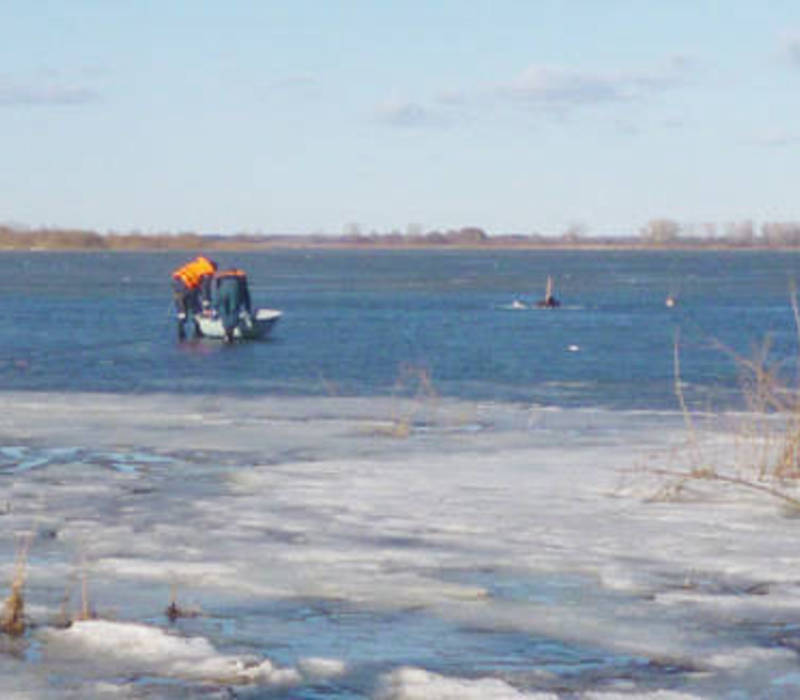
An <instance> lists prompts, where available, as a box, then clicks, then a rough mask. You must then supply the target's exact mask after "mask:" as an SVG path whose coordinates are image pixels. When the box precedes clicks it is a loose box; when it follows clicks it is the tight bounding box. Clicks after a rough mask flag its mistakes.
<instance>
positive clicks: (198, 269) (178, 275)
mask: <svg viewBox="0 0 800 700" xmlns="http://www.w3.org/2000/svg"><path fill="white" fill-rule="evenodd" d="M215 270H216V268H215V266H214V264H213V263H212V262H211V261H210V260H209V259H208V258H205V257H203V256H202V255H200V256H199V257H197V258H195V259H194V260H192V261H191V262H189V263H186V264H185V265H183V266H182V267H179V268H178V269H177V270H175V272H173V273H172V276H173V277H174V278H175V279H179V280H181V281H182V282H183V283H184V284H185V285H186V286H187V287H188V288H189V289H196V288H197V287H199V286H200V282H201V281H202V279H203V277H205V276H206V275H213V274H214V271H215Z"/></svg>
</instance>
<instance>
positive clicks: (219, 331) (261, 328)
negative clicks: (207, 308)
mask: <svg viewBox="0 0 800 700" xmlns="http://www.w3.org/2000/svg"><path fill="white" fill-rule="evenodd" d="M281 316H282V313H281V312H280V311H278V310H276V309H256V310H255V312H254V313H253V318H252V319H248V318H247V317H246V315H243V316H242V317H240V318H239V323H237V324H236V327H235V328H234V329H233V337H234V338H238V339H240V340H260V339H262V338H266V337H267V336H268V335H269V333H270V331H271V330H272V327H273V326H274V325H275V324H276V323H277V322H278V319H279V318H280V317H281ZM194 318H195V321H197V326H198V328H199V329H200V333H202V335H203V337H205V338H220V339H221V338H224V337H225V328H224V327H223V325H222V320H221V319H220V318H219V316H204V315H203V314H196V315H195V317H194Z"/></svg>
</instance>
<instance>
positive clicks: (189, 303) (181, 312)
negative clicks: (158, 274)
mask: <svg viewBox="0 0 800 700" xmlns="http://www.w3.org/2000/svg"><path fill="white" fill-rule="evenodd" d="M172 298H173V300H174V302H175V313H176V314H177V316H178V338H180V339H183V338H185V337H186V331H185V328H184V324H185V322H186V321H188V320H190V319H191V321H192V323H193V324H194V318H193V315H194V314H195V313H196V312H198V311H199V310H200V299H199V294H198V290H197V289H190V288H189V287H187V286H186V284H184V282H183V280H180V279H175V278H173V280H172ZM192 327H195V326H194V325H193V326H192Z"/></svg>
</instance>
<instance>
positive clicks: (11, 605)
mask: <svg viewBox="0 0 800 700" xmlns="http://www.w3.org/2000/svg"><path fill="white" fill-rule="evenodd" d="M30 543H31V538H30V537H26V538H25V539H24V540H22V542H21V544H20V545H19V546H18V548H17V557H16V562H15V564H14V576H13V577H12V580H11V593H10V594H9V596H8V598H6V600H5V603H4V604H3V614H2V616H0V631H2V632H4V633H5V634H8V635H12V636H19V635H21V634H23V633H24V632H25V627H26V624H25V599H24V596H23V589H24V587H25V576H26V573H27V563H28V549H29V548H30Z"/></svg>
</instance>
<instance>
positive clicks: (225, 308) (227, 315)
mask: <svg viewBox="0 0 800 700" xmlns="http://www.w3.org/2000/svg"><path fill="white" fill-rule="evenodd" d="M214 309H215V311H216V312H217V314H219V318H220V321H221V322H222V327H223V328H224V329H225V342H226V343H230V342H232V341H233V332H234V331H235V330H236V326H238V325H239V321H240V320H243V321H244V322H245V323H248V322H250V323H252V316H253V309H252V306H251V304H250V288H249V286H248V284H247V274H246V273H245V272H244V270H239V269H236V268H231V269H228V270H221V271H220V272H217V274H216V275H215V276H214ZM242 316H244V318H243V319H242Z"/></svg>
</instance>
